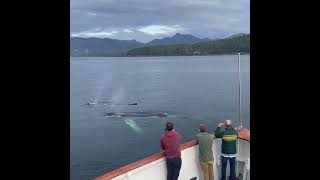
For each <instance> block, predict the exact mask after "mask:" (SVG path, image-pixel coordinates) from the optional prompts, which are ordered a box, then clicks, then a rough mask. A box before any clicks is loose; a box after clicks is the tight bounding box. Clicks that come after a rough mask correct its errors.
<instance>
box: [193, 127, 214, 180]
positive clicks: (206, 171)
mask: <svg viewBox="0 0 320 180" xmlns="http://www.w3.org/2000/svg"><path fill="white" fill-rule="evenodd" d="M199 131H200V133H199V134H197V136H196V139H197V142H198V144H199V158H200V165H201V168H202V170H203V176H204V180H213V152H212V143H213V139H212V136H211V135H210V134H208V133H207V126H206V125H204V124H200V128H199Z"/></svg>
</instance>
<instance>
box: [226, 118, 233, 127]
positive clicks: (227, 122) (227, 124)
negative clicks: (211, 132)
mask: <svg viewBox="0 0 320 180" xmlns="http://www.w3.org/2000/svg"><path fill="white" fill-rule="evenodd" d="M225 125H226V126H227V127H231V125H232V122H231V120H229V119H227V120H226V122H225Z"/></svg>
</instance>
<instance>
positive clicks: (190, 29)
mask: <svg viewBox="0 0 320 180" xmlns="http://www.w3.org/2000/svg"><path fill="white" fill-rule="evenodd" d="M70 1H71V2H70V5H71V9H70V11H71V14H70V18H71V19H70V21H71V25H70V28H71V33H70V34H71V36H72V37H75V36H77V37H99V38H112V39H122V40H129V39H136V40H137V41H140V42H148V41H150V40H152V39H155V38H163V37H167V36H172V35H174V34H176V33H182V34H192V35H194V36H197V37H199V38H220V37H226V36H229V35H232V34H235V33H249V32H250V0H70Z"/></svg>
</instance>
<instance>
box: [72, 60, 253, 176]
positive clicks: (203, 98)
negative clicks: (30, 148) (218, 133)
mask: <svg viewBox="0 0 320 180" xmlns="http://www.w3.org/2000/svg"><path fill="white" fill-rule="evenodd" d="M70 67H71V74H70V78H71V79H70V81H71V84H70V90H71V91H70V111H71V115H70V128H71V129H70V172H71V177H70V179H71V180H85V179H93V178H94V177H96V176H99V175H102V174H104V173H106V172H109V171H111V170H114V169H116V168H119V167H121V166H123V165H126V164H128V163H131V162H134V161H136V160H139V159H142V158H144V157H146V156H148V155H152V154H154V153H158V152H160V145H159V138H160V136H161V134H162V133H163V132H164V126H165V123H166V122H167V121H171V122H173V123H174V128H175V129H176V130H177V131H178V132H180V133H181V134H182V136H183V142H187V141H190V140H192V139H194V136H195V135H196V134H197V133H198V131H197V128H198V126H199V124H200V123H206V124H207V125H208V128H209V131H210V132H213V131H214V129H215V127H216V126H217V124H218V123H219V122H223V121H224V120H225V119H231V120H232V121H233V123H234V125H238V119H239V117H238V101H239V96H238V84H237V83H238V74H237V70H238V69H237V56H236V55H221V56H189V57H107V58H94V57H86V58H71V59H70ZM241 81H242V84H241V86H242V87H241V91H242V93H241V97H242V119H243V123H244V126H245V127H247V128H249V129H250V55H242V56H241ZM95 100H99V101H112V102H113V103H116V104H127V103H133V102H138V105H137V106H126V105H93V106H85V105H83V104H85V103H87V102H90V101H95ZM135 111H146V112H148V111H152V112H167V113H168V114H169V116H168V117H165V118H160V117H143V118H138V117H135V118H117V117H114V118H110V117H109V118H108V117H104V116H101V113H106V112H135Z"/></svg>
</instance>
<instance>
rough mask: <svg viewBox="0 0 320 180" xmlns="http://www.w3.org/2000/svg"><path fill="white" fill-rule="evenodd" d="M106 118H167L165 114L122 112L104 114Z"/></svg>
mask: <svg viewBox="0 0 320 180" xmlns="http://www.w3.org/2000/svg"><path fill="white" fill-rule="evenodd" d="M102 115H103V116H106V117H167V116H168V114H167V113H165V112H121V113H115V112H110V113H103V114H102Z"/></svg>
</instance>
